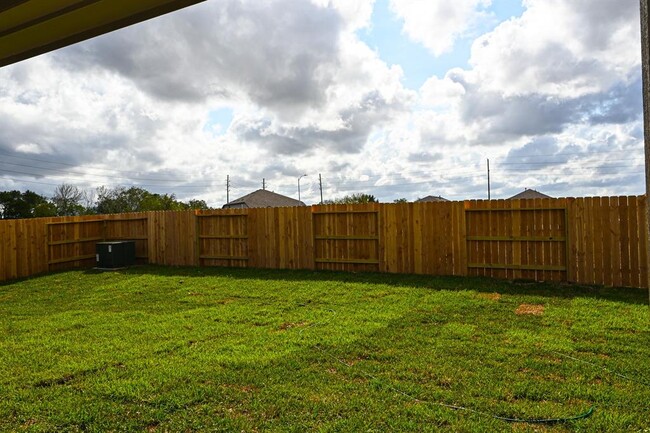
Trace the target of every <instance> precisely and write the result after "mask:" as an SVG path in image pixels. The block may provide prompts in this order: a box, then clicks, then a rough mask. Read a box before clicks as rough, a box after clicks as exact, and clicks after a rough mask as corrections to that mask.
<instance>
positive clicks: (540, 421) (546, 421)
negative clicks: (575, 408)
mask: <svg viewBox="0 0 650 433" xmlns="http://www.w3.org/2000/svg"><path fill="white" fill-rule="evenodd" d="M328 311H329V312H331V313H333V316H332V317H331V318H330V319H328V320H325V321H320V322H314V323H312V324H310V325H309V326H307V327H306V328H303V329H301V330H300V331H299V332H298V334H302V332H303V331H305V330H307V329H310V328H313V327H315V326H316V325H320V324H326V323H329V322H331V321H332V320H334V316H336V311H334V310H328ZM312 347H313V348H314V349H316V350H318V351H319V352H321V353H322V354H323V355H325V356H326V357H328V358H330V359H331V360H333V361H336V362H338V363H339V364H342V365H344V366H346V367H348V368H353V366H352V365H351V364H349V363H347V362H345V361H343V360H342V359H339V358H337V357H336V356H334V355H332V354H331V353H329V352H328V351H327V350H325V349H323V348H322V347H320V346H319V345H314V346H312ZM355 370H357V371H358V372H360V373H361V374H362V375H364V376H366V377H367V378H370V379H372V380H375V381H377V382H382V383H383V381H382V380H381V379H380V378H379V377H377V376H375V375H373V374H371V373H368V372H366V371H364V370H362V369H360V368H355ZM385 386H386V388H388V389H390V390H391V391H393V392H395V393H397V394H400V395H402V396H404V397H406V398H408V399H410V400H412V401H415V402H423V403H427V404H430V405H434V406H439V407H444V408H447V409H451V410H456V411H466V412H470V413H474V414H477V415H480V416H484V417H490V418H493V419H498V420H500V421H505V422H510V423H522V424H560V423H566V422H571V421H578V420H581V419H585V418H588V417H590V416H591V415H592V414H593V413H594V407H593V406H592V407H590V408H589V409H588V410H587V411H586V412H584V413H581V414H579V415H575V416H571V417H560V418H511V417H505V416H500V415H496V414H493V413H489V412H483V411H480V410H476V409H472V408H469V407H465V406H459V405H453V404H447V403H440V402H434V401H428V400H421V399H418V398H416V397H413V396H412V395H411V394H408V393H406V392H404V391H402V390H401V389H399V388H396V387H395V386H393V385H390V384H385Z"/></svg>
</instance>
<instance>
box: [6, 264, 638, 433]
mask: <svg viewBox="0 0 650 433" xmlns="http://www.w3.org/2000/svg"><path fill="white" fill-rule="evenodd" d="M646 299H647V292H645V291H642V290H629V289H602V288H600V289H598V288H589V287H567V286H556V285H549V284H533V285H530V284H527V285H517V284H511V283H507V282H501V281H491V280H484V279H472V278H431V277H421V276H400V275H379V274H340V273H327V272H285V271H264V270H244V269H205V268H202V269H196V268H160V267H141V268H134V269H132V270H129V271H126V272H121V273H95V272H66V273H59V274H53V275H49V276H45V277H40V278H34V279H30V280H25V281H20V282H14V283H10V284H5V285H0V367H1V371H2V373H3V374H2V377H0V395H1V396H2V398H0V430H1V431H33V432H41V431H43V432H45V431H147V432H163V431H201V430H205V431H282V432H285V431H286V432H305V431H323V432H330V431H331V432H334V431H335V432H357V431H417V432H427V431H466V432H495V431H516V432H526V431H531V432H532V431H554V432H555V431H558V432H563V431H581V432H603V431H611V432H621V431H632V432H645V431H648V428H650V421H648V420H649V419H650V418H649V416H648V413H650V407H649V406H650V324H649V323H650V320H649V318H650V309H649V308H648V306H647V303H646V302H647V301H646ZM522 305H527V306H529V307H530V306H532V307H535V308H534V309H533V310H534V311H543V314H541V315H535V314H521V315H520V314H516V311H517V310H518V308H520V307H521V306H522ZM538 307H541V310H540V309H539V308H538ZM569 357H572V358H573V359H572V358H569ZM623 376H625V377H623ZM440 404H444V405H460V406H464V407H467V408H471V409H473V410H476V411H479V412H483V413H490V414H496V415H499V416H504V417H524V418H557V417H569V416H573V415H576V414H579V413H583V412H585V411H586V410H587V409H589V408H590V407H592V406H593V407H594V408H595V411H594V413H593V415H592V416H591V417H589V418H587V419H583V420H579V421H573V422H570V423H563V424H556V425H530V424H522V423H519V424H517V423H515V424H509V423H505V422H503V421H499V420H497V419H493V418H491V417H489V416H486V415H485V414H480V413H477V412H471V411H462V410H451V409H449V408H447V407H444V406H441V405H440Z"/></svg>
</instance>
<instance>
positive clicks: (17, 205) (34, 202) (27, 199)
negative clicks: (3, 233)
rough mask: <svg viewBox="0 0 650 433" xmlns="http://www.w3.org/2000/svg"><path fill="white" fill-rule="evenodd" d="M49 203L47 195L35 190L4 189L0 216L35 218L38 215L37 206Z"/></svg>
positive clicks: (0, 202)
mask: <svg viewBox="0 0 650 433" xmlns="http://www.w3.org/2000/svg"><path fill="white" fill-rule="evenodd" d="M48 203H49V202H48V200H47V198H46V197H43V196H42V195H39V194H37V193H35V192H33V191H29V190H27V191H25V192H20V191H17V190H13V191H2V192H0V217H2V218H4V219H9V218H33V217H34V216H36V215H35V214H34V212H35V210H36V208H37V207H39V206H41V205H47V204H48ZM38 216H50V215H38Z"/></svg>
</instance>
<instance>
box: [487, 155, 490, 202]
mask: <svg viewBox="0 0 650 433" xmlns="http://www.w3.org/2000/svg"><path fill="white" fill-rule="evenodd" d="M487 170H488V200H490V158H488V160H487Z"/></svg>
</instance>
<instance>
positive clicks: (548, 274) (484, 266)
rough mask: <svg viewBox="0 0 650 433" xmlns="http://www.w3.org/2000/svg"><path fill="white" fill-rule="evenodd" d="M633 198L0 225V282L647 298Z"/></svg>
mask: <svg viewBox="0 0 650 433" xmlns="http://www.w3.org/2000/svg"><path fill="white" fill-rule="evenodd" d="M645 208H646V198H645V197H643V196H623V197H589V198H562V199H534V200H512V201H510V200H491V201H487V200H471V201H464V202H436V203H399V204H374V203H373V204H364V205H328V206H312V207H292V208H257V209H236V210H231V209H226V210H211V211H179V212H143V213H136V214H122V215H105V216H88V217H65V218H64V217H57V218H38V219H27V220H0V281H3V280H9V279H14V278H20V277H28V276H31V275H35V274H39V273H45V272H48V271H52V270H59V269H70V268H83V267H91V266H93V265H94V252H95V249H94V248H95V243H96V242H98V241H102V240H119V239H133V240H136V254H137V257H138V260H139V262H141V263H145V262H148V263H154V264H162V265H171V266H177V265H189V266H240V267H255V268H277V269H328V270H342V271H355V272H360V271H379V272H392V273H413V274H428V275H480V276H490V277H496V278H507V279H518V278H521V279H533V280H538V281H570V282H577V283H583V284H602V285H607V286H631V287H647V285H648V267H647V263H648V239H647V234H646V231H645V230H644V227H645Z"/></svg>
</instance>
